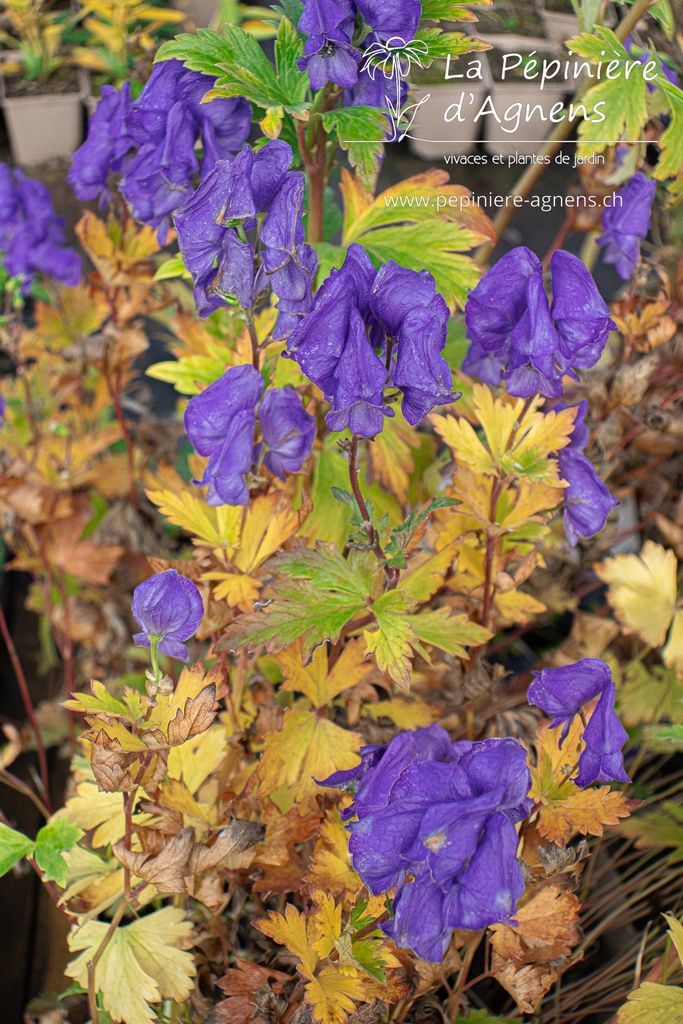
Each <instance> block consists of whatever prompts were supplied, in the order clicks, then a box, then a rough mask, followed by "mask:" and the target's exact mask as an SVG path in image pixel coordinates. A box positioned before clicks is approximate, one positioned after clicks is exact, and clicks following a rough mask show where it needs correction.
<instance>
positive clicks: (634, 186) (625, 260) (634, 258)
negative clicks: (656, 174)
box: [598, 171, 657, 281]
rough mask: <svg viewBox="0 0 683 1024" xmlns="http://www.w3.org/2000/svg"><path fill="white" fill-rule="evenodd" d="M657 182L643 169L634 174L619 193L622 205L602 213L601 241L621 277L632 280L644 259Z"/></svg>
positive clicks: (609, 261)
mask: <svg viewBox="0 0 683 1024" xmlns="http://www.w3.org/2000/svg"><path fill="white" fill-rule="evenodd" d="M656 191H657V182H656V181H654V180H651V181H648V179H647V178H646V177H645V175H644V174H643V172H642V171H638V173H637V174H634V175H633V177H632V178H631V180H630V181H629V182H627V184H626V185H624V187H623V188H622V189H620V191H619V192H618V193H617V196H618V198H620V199H621V205H620V206H617V205H612V206H609V207H607V208H606V209H605V210H604V212H603V214H602V230H603V233H602V235H601V236H600V238H598V245H602V246H604V247H605V251H604V255H603V259H604V260H605V263H613V264H614V269H615V270H616V272H617V274H619V277H621V278H623V279H624V281H628V279H629V278H630V276H631V274H632V273H633V271H634V270H635V269H636V264H637V263H638V260H639V259H640V243H641V240H642V239H643V238H645V236H646V235H647V233H648V231H649V230H650V211H651V210H652V203H653V201H654V198H655V192H656Z"/></svg>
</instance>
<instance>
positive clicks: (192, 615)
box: [132, 569, 204, 661]
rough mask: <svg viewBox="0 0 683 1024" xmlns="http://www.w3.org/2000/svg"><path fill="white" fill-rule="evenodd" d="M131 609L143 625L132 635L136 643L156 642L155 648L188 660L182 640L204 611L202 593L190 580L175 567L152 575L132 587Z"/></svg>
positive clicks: (193, 630) (143, 644)
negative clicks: (133, 589)
mask: <svg viewBox="0 0 683 1024" xmlns="http://www.w3.org/2000/svg"><path fill="white" fill-rule="evenodd" d="M132 611H133V616H134V617H135V621H136V622H137V624H138V625H139V626H141V627H142V633H136V634H135V636H134V637H133V640H134V642H135V645H136V646H137V647H151V645H152V643H153V642H155V643H156V647H157V650H159V651H161V653H162V654H167V655H168V656H169V658H178V659H179V661H188V660H189V654H188V653H187V647H186V646H185V641H186V640H189V639H190V637H191V636H193V635H194V634H195V633H196V632H197V629H198V628H199V623H200V622H201V621H202V617H203V615H204V606H203V604H202V597H201V594H200V593H199V590H198V589H197V587H196V586H195V585H194V583H193V582H192V580H188V579H187V578H186V577H185V576H181V575H180V574H179V573H177V572H176V570H175V569H167V570H166V572H160V573H158V574H157V575H156V576H151V577H150V578H149V579H148V580H145V581H144V583H141V584H140V585H139V586H137V587H136V588H135V591H134V593H133V604H132Z"/></svg>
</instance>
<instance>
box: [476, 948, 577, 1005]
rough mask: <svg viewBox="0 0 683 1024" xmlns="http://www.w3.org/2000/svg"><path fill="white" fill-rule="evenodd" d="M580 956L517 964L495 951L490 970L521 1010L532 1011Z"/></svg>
mask: <svg viewBox="0 0 683 1024" xmlns="http://www.w3.org/2000/svg"><path fill="white" fill-rule="evenodd" d="M582 955H583V954H582ZM582 955H581V956H579V957H573V958H572V959H571V960H570V959H568V958H567V957H560V958H559V959H558V960H554V961H550V962H545V963H537V964H527V965H524V966H522V967H520V966H519V964H518V963H516V962H515V961H514V960H504V959H503V958H502V957H501V956H500V955H499V954H498V953H496V952H495V951H494V952H493V953H492V955H491V973H492V974H493V976H494V977H495V978H496V980H497V981H498V982H499V983H500V984H501V985H502V986H503V988H504V989H505V991H506V992H509V993H510V995H511V996H512V998H513V999H514V1000H515V1002H516V1003H517V1008H518V1010H519V1012H520V1013H534V1011H535V1009H536V1007H537V1006H538V1004H539V1003H540V1001H541V999H542V998H543V996H544V995H545V994H546V992H548V991H550V989H551V988H552V986H553V985H554V984H555V982H556V981H557V979H558V978H559V977H560V975H562V974H564V972H565V971H566V970H567V969H568V968H569V967H571V966H572V964H575V963H577V961H578V960H580V959H581V957H582Z"/></svg>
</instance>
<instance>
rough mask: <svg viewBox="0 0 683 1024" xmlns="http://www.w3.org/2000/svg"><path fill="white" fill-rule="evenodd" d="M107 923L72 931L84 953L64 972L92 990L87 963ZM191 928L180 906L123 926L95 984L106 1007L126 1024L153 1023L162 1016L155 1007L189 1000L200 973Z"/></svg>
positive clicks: (104, 957) (104, 956)
mask: <svg viewBox="0 0 683 1024" xmlns="http://www.w3.org/2000/svg"><path fill="white" fill-rule="evenodd" d="M108 927H109V926H108V924H107V923H106V922H103V921H89V922H88V923H87V924H85V925H83V926H82V927H81V928H78V927H75V928H72V930H71V932H70V933H69V938H68V941H69V949H71V950H72V951H79V950H82V951H83V952H81V953H80V956H77V957H76V959H75V960H72V961H71V963H70V964H69V966H68V967H67V968H66V971H65V974H66V975H67V976H68V977H69V978H73V979H74V980H75V981H77V982H78V984H79V985H81V987H82V988H84V989H87V988H88V963H89V962H90V961H91V960H92V958H93V956H94V954H95V952H96V951H97V949H98V948H99V946H100V944H101V943H102V940H103V938H104V936H105V935H106V934H107V930H108ZM191 933H192V924H191V922H190V921H186V920H185V913H184V911H183V910H181V909H180V908H177V907H164V908H163V909H162V910H157V911H156V912H155V913H153V914H149V915H148V916H146V917H142V918H140V919H139V920H137V921H133V922H132V923H131V924H128V925H119V927H118V928H117V929H116V931H115V932H114V934H113V936H112V938H111V940H110V942H109V944H108V945H107V947H106V948H105V950H104V953H103V954H102V956H101V957H100V960H99V962H98V964H97V970H96V975H95V977H96V983H97V987H98V989H99V991H100V992H101V993H102V1001H103V1005H104V1009H105V1010H106V1011H107V1012H108V1013H109V1014H110V1015H111V1016H112V1018H113V1019H114V1020H115V1021H117V1022H122V1024H154V1022H155V1021H157V1019H158V1018H157V1014H156V1013H155V1012H154V1011H153V1010H152V1007H151V1006H150V1003H159V1002H161V1000H162V999H174V1000H176V1001H177V1002H181V1003H182V1002H184V1001H185V1000H186V999H187V997H188V996H189V994H190V992H191V991H192V989H193V988H194V981H193V979H194V976H195V974H196V973H197V972H196V968H195V965H194V960H193V957H192V954H191V953H188V952H185V950H186V949H187V948H188V947H189V945H190V936H191Z"/></svg>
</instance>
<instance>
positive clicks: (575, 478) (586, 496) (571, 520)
mask: <svg viewBox="0 0 683 1024" xmlns="http://www.w3.org/2000/svg"><path fill="white" fill-rule="evenodd" d="M557 462H558V466H559V469H560V476H561V478H562V479H563V480H565V481H566V482H567V484H568V485H569V486H568V487H567V488H566V489H565V491H564V495H563V507H564V516H563V521H564V530H565V533H566V534H567V539H568V541H569V543H570V544H571V545H572V547H573V546H574V545H575V544H577V543H578V541H579V540H580V538H582V537H584V538H585V537H594V536H595V534H596V533H599V532H600V530H602V529H603V527H604V525H605V523H606V522H607V517H608V516H609V514H610V512H611V511H612V509H613V508H615V507H616V506H617V505H618V504H619V502H618V501H617V499H616V498H615V497H614V495H613V494H610V492H609V490H608V489H607V486H606V485H605V483H604V482H603V481H602V480H601V479H600V477H599V476H598V474H597V473H596V472H595V468H594V466H593V464H592V462H591V461H590V459H587V458H586V456H585V455H581V454H580V453H579V452H577V451H573V450H572V449H571V448H565V449H564V450H563V451H561V452H559V453H558V456H557Z"/></svg>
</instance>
